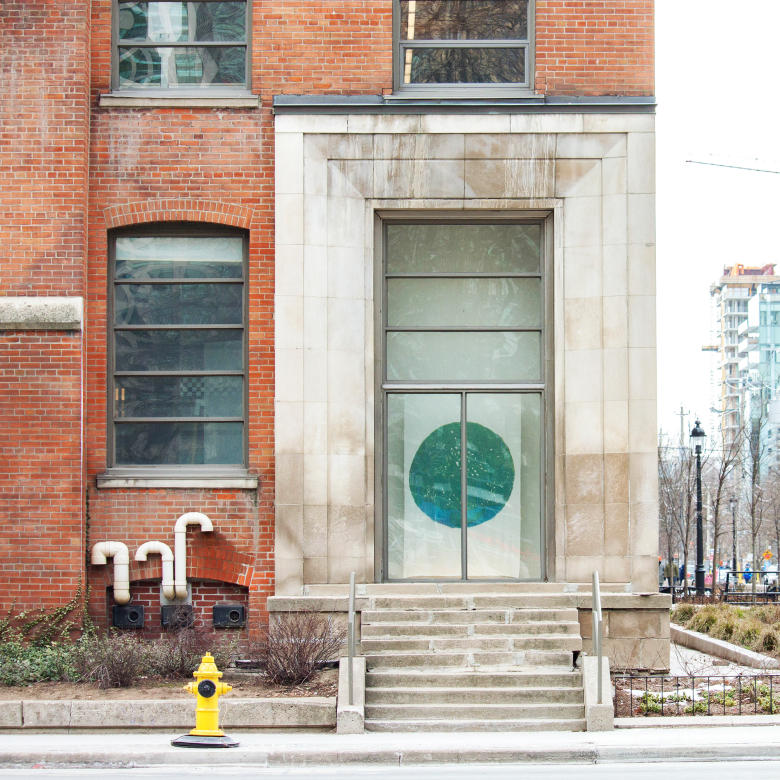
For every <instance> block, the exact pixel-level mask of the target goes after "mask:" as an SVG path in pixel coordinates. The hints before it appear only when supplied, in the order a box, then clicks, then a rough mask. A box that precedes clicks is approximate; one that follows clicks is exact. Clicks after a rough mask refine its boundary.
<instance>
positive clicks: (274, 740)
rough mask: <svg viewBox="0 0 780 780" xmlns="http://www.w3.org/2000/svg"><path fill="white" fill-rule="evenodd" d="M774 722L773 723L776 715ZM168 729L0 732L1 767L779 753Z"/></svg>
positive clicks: (718, 742) (776, 731)
mask: <svg viewBox="0 0 780 780" xmlns="http://www.w3.org/2000/svg"><path fill="white" fill-rule="evenodd" d="M778 724H780V720H778ZM176 736H179V733H171V734H127V733H117V734H19V733H14V734H8V733H5V734H0V767H11V766H16V767H25V768H30V767H34V766H41V765H44V766H71V767H73V766H89V767H130V766H161V765H168V766H171V765H177V764H178V765H200V766H204V765H222V766H225V765H231V764H232V765H243V766H253V767H258V768H260V767H285V766H305V765H331V766H332V765H338V764H353V765H354V764H371V765H385V766H388V765H393V766H399V765H415V764H416V765H419V764H468V763H475V764H476V763H481V764H484V763H496V762H502V763H522V762H526V763H588V764H592V763H607V762H651V761H683V760H688V761H713V760H726V759H753V760H756V759H758V760H760V759H775V760H776V759H779V758H780V728H776V727H773V726H744V727H742V728H733V727H717V726H713V727H709V728H680V729H673V728H644V729H626V730H618V731H613V732H604V733H587V732H581V733H568V732H565V733H564V732H522V733H516V734H492V733H474V732H470V733H461V734H362V735H359V736H337V735H335V734H322V733H320V734H311V733H309V734H304V733H293V734H291V733H279V732H277V733H263V734H257V733H246V734H241V733H240V732H233V733H232V736H234V737H235V738H236V739H239V740H240V741H241V747H239V748H234V749H222V750H219V749H217V750H213V749H212V750H195V749H183V748H174V747H172V746H171V744H170V740H171V739H172V738H174V737H176Z"/></svg>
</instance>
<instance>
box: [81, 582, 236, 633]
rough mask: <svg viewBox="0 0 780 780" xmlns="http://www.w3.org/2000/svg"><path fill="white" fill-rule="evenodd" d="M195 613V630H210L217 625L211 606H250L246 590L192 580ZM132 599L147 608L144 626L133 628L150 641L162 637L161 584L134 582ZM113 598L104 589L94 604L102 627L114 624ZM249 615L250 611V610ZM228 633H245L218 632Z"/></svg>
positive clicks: (217, 583)
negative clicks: (228, 603)
mask: <svg viewBox="0 0 780 780" xmlns="http://www.w3.org/2000/svg"><path fill="white" fill-rule="evenodd" d="M191 585H192V614H193V617H194V618H195V626H194V627H195V629H205V630H207V631H208V630H211V629H212V628H213V626H214V623H213V612H212V607H213V606H214V605H215V604H221V603H223V602H230V603H233V604H242V605H243V606H245V607H246V606H247V604H248V601H249V599H248V594H247V589H246V588H245V587H242V586H240V585H229V584H225V583H222V582H213V581H211V580H192V581H191ZM132 592H133V600H132V602H131V604H140V605H142V606H143V608H144V627H143V629H142V630H140V631H138V629H132V631H133V633H138V634H140V635H142V636H144V637H147V638H154V637H158V636H160V634H162V626H161V624H160V616H161V612H160V583H159V581H152V580H142V581H139V582H134V583H133V586H132ZM113 603H114V602H113V598H112V594H111V591H110V589H105V588H104V589H103V590H102V592H101V593H99V594H96V595H95V599H94V602H93V605H94V612H95V613H96V614H99V615H100V620H99V621H97V622H99V623H100V624H101V626H110V625H111V608H112V606H113ZM247 614H249V613H248V611H247ZM217 630H218V631H220V632H222V631H224V633H225V634H233V633H235V632H236V631H240V632H241V633H242V634H244V633H245V630H244V629H235V628H226V629H217Z"/></svg>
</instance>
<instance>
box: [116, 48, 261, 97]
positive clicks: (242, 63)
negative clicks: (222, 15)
mask: <svg viewBox="0 0 780 780" xmlns="http://www.w3.org/2000/svg"><path fill="white" fill-rule="evenodd" d="M245 83H246V47H245V46H208V47H206V46H200V47H194V46H177V47H161V46H158V47H147V46H144V47H123V46H120V47H119V88H120V89H129V88H132V89H137V88H139V87H155V88H160V87H162V88H165V87H192V86H209V85H224V86H243V85H244V84H245Z"/></svg>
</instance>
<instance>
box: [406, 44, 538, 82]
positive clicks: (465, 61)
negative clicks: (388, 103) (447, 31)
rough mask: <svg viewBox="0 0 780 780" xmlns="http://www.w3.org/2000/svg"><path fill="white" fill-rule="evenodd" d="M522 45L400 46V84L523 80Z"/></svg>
mask: <svg viewBox="0 0 780 780" xmlns="http://www.w3.org/2000/svg"><path fill="white" fill-rule="evenodd" d="M525 51H526V50H525V48H523V47H516V48H511V49H498V48H495V49H494V48H474V49H466V48H457V49H455V48H453V49H448V48H438V47H437V48H431V49H423V48H419V49H418V48H414V49H404V55H405V57H406V58H407V60H408V59H409V57H410V55H411V63H410V67H409V69H408V71H407V70H406V69H405V70H404V84H524V83H525Z"/></svg>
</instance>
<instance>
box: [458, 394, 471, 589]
mask: <svg viewBox="0 0 780 780" xmlns="http://www.w3.org/2000/svg"><path fill="white" fill-rule="evenodd" d="M468 520H469V516H468V491H467V485H466V393H461V395H460V560H461V564H460V566H461V579H463V580H467V579H468V574H469V572H468V550H467V548H466V544H467V539H468Z"/></svg>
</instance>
